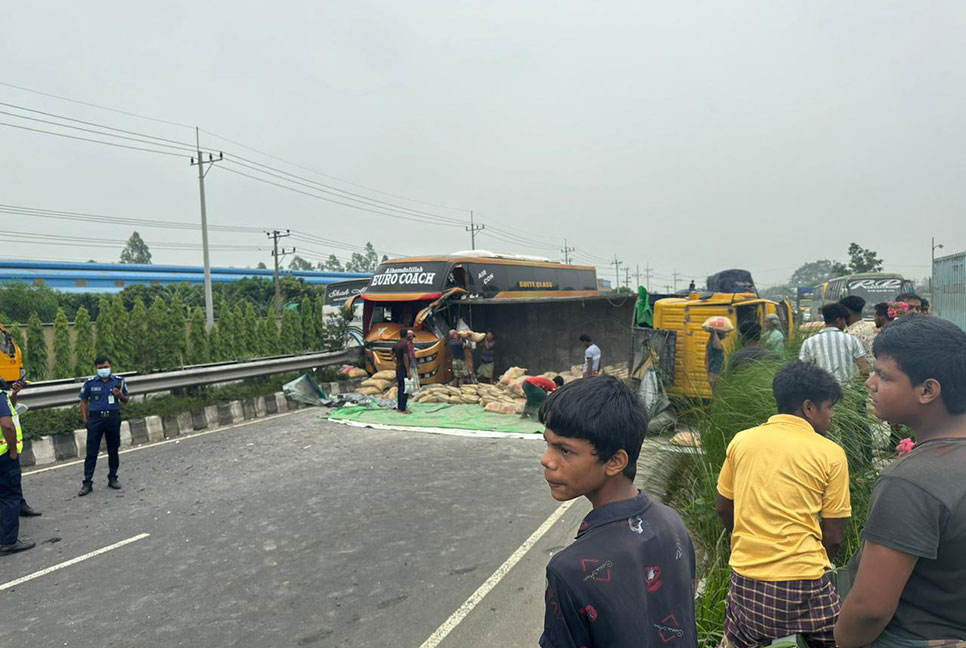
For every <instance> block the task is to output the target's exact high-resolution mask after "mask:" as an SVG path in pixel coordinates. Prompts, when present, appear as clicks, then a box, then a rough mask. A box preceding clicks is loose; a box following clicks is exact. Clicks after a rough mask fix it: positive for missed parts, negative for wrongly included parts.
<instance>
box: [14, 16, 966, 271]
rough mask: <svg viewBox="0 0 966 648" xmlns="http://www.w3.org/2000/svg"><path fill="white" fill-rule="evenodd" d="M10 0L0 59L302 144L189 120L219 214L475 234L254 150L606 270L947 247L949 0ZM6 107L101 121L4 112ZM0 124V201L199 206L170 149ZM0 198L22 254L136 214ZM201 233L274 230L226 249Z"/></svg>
mask: <svg viewBox="0 0 966 648" xmlns="http://www.w3.org/2000/svg"><path fill="white" fill-rule="evenodd" d="M4 13H5V15H4V18H3V21H2V22H0V57H2V60H3V66H2V69H0V81H2V82H4V83H7V84H14V85H18V86H24V87H26V88H30V89H33V90H38V91H42V92H46V93H51V94H55V95H61V96H64V97H68V98H71V99H75V100H78V101H83V102H90V103H95V104H99V105H103V106H107V107H111V108H115V109H118V110H124V111H129V112H132V113H138V114H143V115H148V116H152V117H156V118H158V119H163V120H167V121H171V122H176V123H180V124H187V125H194V124H197V125H199V126H200V127H201V128H202V129H205V130H206V131H208V132H209V133H217V134H218V135H220V136H223V137H227V138H230V139H231V140H234V141H235V142H237V143H240V144H242V145H245V146H248V147H253V148H255V149H258V150H260V151H264V152H265V153H268V154H271V155H273V156H276V158H281V159H284V160H286V161H289V162H292V163H296V164H298V165H301V167H304V168H298V167H294V166H291V165H288V164H286V163H284V162H281V161H279V160H278V159H275V158H270V157H266V156H265V155H261V154H259V153H255V152H253V151H251V150H248V149H244V148H241V147H240V146H239V145H238V144H232V143H230V142H228V141H225V140H223V139H218V138H216V137H214V136H212V135H209V134H206V133H202V145H203V146H205V147H207V148H209V149H214V150H224V151H225V155H226V158H228V159H235V160H236V163H235V164H234V165H233V164H227V163H219V164H217V165H215V167H214V168H213V169H212V170H211V172H210V173H209V175H208V177H207V192H208V211H209V221H210V222H211V223H213V224H216V225H236V226H237V225H244V226H251V227H259V228H269V227H280V228H291V229H293V230H299V231H300V232H306V233H309V234H311V235H314V236H316V237H322V238H325V239H330V240H333V241H339V242H342V243H345V244H348V245H349V246H352V245H361V244H363V243H365V242H366V241H372V243H373V244H374V245H375V246H376V249H377V250H379V251H380V253H382V252H389V253H401V254H427V253H428V254H432V253H446V252H451V251H454V250H462V249H467V248H468V247H469V238H470V237H469V234H468V233H467V232H465V231H464V230H463V229H462V227H461V226H443V225H429V224H426V223H416V222H410V221H405V220H401V219H398V218H393V217H391V216H387V215H382V214H373V213H368V212H364V211H360V210H355V209H351V208H348V207H344V206H341V205H337V204H333V203H331V202H325V201H322V200H320V199H318V198H315V197H310V196H306V195H303V194H297V193H294V192H293V191H289V190H285V189H281V188H278V187H275V186H272V185H269V184H265V183H263V182H257V181H255V180H251V179H248V178H245V177H242V176H239V175H237V174H233V173H231V172H230V171H228V169H234V170H235V171H241V172H244V173H250V174H251V175H255V176H257V177H261V178H262V179H264V180H270V181H272V182H279V183H282V180H281V178H273V177H271V176H266V175H264V174H262V173H261V172H253V171H252V170H250V169H246V168H243V167H240V166H238V165H237V158H233V155H238V154H240V155H242V156H244V157H245V158H247V159H248V160H252V161H256V162H260V163H263V164H265V165H268V166H270V167H273V168H274V169H276V170H275V171H269V172H270V173H275V174H276V175H280V174H279V171H285V172H289V173H294V174H297V175H299V176H301V177H303V178H305V179H306V180H308V181H310V182H305V183H304V184H303V185H291V184H289V185H288V186H289V187H293V188H296V189H299V190H302V191H308V192H310V193H313V194H314V195H323V196H324V195H328V197H330V198H331V197H332V195H331V194H318V193H315V192H316V190H317V189H319V188H320V187H318V185H315V184H314V183H316V182H323V183H326V184H327V185H329V186H332V187H337V188H341V189H343V190H348V191H351V192H353V193H357V194H360V195H366V196H369V197H371V198H374V199H376V200H381V201H384V202H385V203H391V204H392V205H395V206H397V207H404V208H408V209H409V210H416V212H425V213H430V214H433V215H435V216H437V217H443V218H444V219H463V220H466V221H467V223H468V218H469V213H468V210H470V209H472V210H474V211H475V213H476V215H477V222H482V223H483V224H485V225H486V227H487V230H486V231H484V232H483V233H481V234H480V235H479V237H478V239H477V247H478V248H484V249H491V250H496V251H509V252H518V253H528V254H540V255H545V256H549V257H552V258H560V257H561V252H560V248H562V247H563V245H564V238H565V237H566V238H567V240H568V243H569V244H570V245H572V246H575V247H576V248H577V253H576V254H577V258H578V259H579V260H581V261H590V260H593V261H597V262H598V263H600V265H601V266H602V269H601V270H600V272H601V274H602V275H603V276H605V277H609V278H612V277H613V266H607V259H613V257H614V255H615V254H616V255H617V258H618V259H619V260H621V261H622V262H624V263H627V264H630V265H631V267H632V268H633V266H635V265H639V266H640V267H641V268H642V274H643V267H644V266H645V265H646V264H650V265H651V266H652V267H653V268H654V273H655V274H654V280H653V282H652V283H653V284H654V286H653V287H659V288H663V286H664V284H670V283H671V282H672V273H673V272H674V271H675V270H677V271H678V272H679V273H681V275H680V277H681V281H680V285H679V287H684V286H685V285H686V284H687V281H688V280H689V279H692V278H694V279H698V280H699V284H700V283H701V282H702V281H701V280H703V277H704V276H706V275H707V274H709V273H711V272H715V271H717V270H721V269H724V268H730V267H744V268H748V269H750V270H751V271H752V272H753V274H754V276H755V278H756V280H757V282H758V283H759V285H769V284H774V283H778V282H782V281H784V280H785V279H786V278H787V277H788V275H789V274H790V273H791V272H792V271H793V270H794V269H795V268H796V267H797V266H798V265H800V264H801V263H803V262H806V261H810V260H814V259H817V258H833V259H840V260H844V259H845V256H846V254H845V250H846V248H847V247H848V244H849V242H850V241H856V242H858V243H860V244H861V245H864V246H867V247H871V248H873V249H875V250H877V251H878V252H879V254H880V256H882V257H883V258H884V259H885V261H886V269H887V270H895V271H899V272H902V273H903V274H905V275H906V276H910V277H922V276H925V275H926V274H928V265H929V245H930V236H933V235H935V236H936V238H937V241H938V242H941V243H944V244H945V246H946V247H945V249H944V250H942V251H940V252H939V253H940V254H942V253H944V252H945V253H951V252H958V251H961V250H963V249H964V248H966V225H964V220H963V214H964V212H966V193H964V192H963V190H962V187H963V183H964V176H966V164H964V162H966V135H964V133H966V129H964V127H963V115H966V66H964V61H966V38H963V34H964V33H966V4H964V3H962V2H959V1H953V0H950V1H948V2H928V1H925V0H915V1H912V0H910V1H909V2H889V1H886V0H874V1H855V2H849V3H843V2H838V1H835V2H814V1H809V2H775V1H774V0H766V1H761V2H750V1H747V0H745V1H743V2H741V3H719V2H661V3H657V2H642V1H640V0H637V1H634V2H565V1H561V0H553V1H547V2H535V1H531V2H527V1H524V2H520V1H515V2H502V1H492V0H491V1H489V2H446V1H440V2H422V1H417V0H408V1H406V2H401V1H396V2H371V1H365V0H352V1H351V2H350V1H344V2H331V1H330V2H325V1H323V2H292V1H289V0H277V1H276V2H273V3H239V2H203V3H199V2H183V1H180V0H169V1H167V2H163V3H141V2H98V1H93V0H89V1H86V2H65V1H61V2H28V3H18V4H17V6H16V9H15V10H14V9H12V8H8V9H7V11H6V12H4ZM0 101H2V102H4V103H7V104H13V105H15V106H19V107H21V108H31V109H34V110H41V111H45V112H48V113H53V114H56V115H61V116H66V117H71V118H74V119H80V120H85V121H90V122H94V123H97V124H104V125H108V126H111V127H114V128H121V129H126V130H130V131H134V132H137V133H144V134H149V135H153V136H156V137H163V138H168V139H171V140H175V141H178V142H192V141H193V138H194V131H193V129H189V128H186V127H183V126H176V125H169V124H164V123H159V122H155V121H148V120H144V119H138V118H134V117H129V116H126V115H122V114H119V113H115V112H109V111H105V110H100V109H97V108H93V107H88V106H84V105H80V104H77V103H70V102H66V101H63V100H59V99H55V98H51V97H45V96H42V95H38V94H34V93H30V92H25V91H22V90H17V89H14V88H11V87H8V86H0ZM0 110H2V111H5V112H12V113H16V114H18V115H29V116H31V117H34V118H38V119H47V120H50V121H57V120H55V119H53V118H51V117H47V116H44V115H41V114H38V113H26V112H24V111H23V110H21V109H19V108H18V109H13V108H10V107H7V106H0ZM0 122H4V123H9V124H17V125H21V126H27V127H31V128H38V129H43V130H52V131H57V132H62V133H70V134H73V135H75V136H82V137H90V138H94V139H102V140H107V139H109V138H106V137H104V136H102V135H93V134H90V133H84V132H81V131H75V130H68V129H63V128H60V127H54V126H51V125H49V124H44V123H42V122H36V121H35V122H30V121H26V120H24V119H22V118H18V117H11V116H9V115H0ZM74 125H80V126H83V127H85V128H86V127H87V126H84V125H82V124H77V123H76V122H75V123H74ZM112 141H116V142H118V143H127V144H131V145H134V146H139V145H140V144H138V143H132V142H131V141H129V140H112ZM152 148H156V147H152ZM169 150H170V149H169ZM0 151H2V154H3V170H4V172H3V173H2V174H0V203H3V204H8V205H9V204H12V205H19V206H27V207H32V208H41V209H48V210H61V211H72V212H84V213H90V214H101V215H107V216H112V217H116V218H118V219H120V218H143V219H154V220H167V221H179V222H181V221H183V222H197V221H198V219H199V208H198V183H197V178H196V175H195V173H196V170H195V169H194V168H193V167H191V166H189V164H188V154H187V153H186V154H185V155H184V156H183V157H172V156H165V155H158V154H152V153H147V152H141V151H133V150H126V149H122V148H116V147H109V146H103V145H100V144H96V143H88V142H82V141H74V140H69V139H64V138H60V137H55V136H51V135H47V134H42V133H34V132H29V131H24V130H17V129H14V128H10V127H7V126H0ZM244 163H245V164H250V163H249V162H244ZM262 170H263V171H264V170H265V169H264V167H262ZM316 172H318V173H322V174H327V175H329V176H334V177H336V178H340V179H343V180H346V181H349V182H352V183H356V185H362V186H364V187H367V188H362V187H360V186H356V185H350V184H345V183H343V182H340V181H337V180H334V179H332V178H326V177H324V176H322V175H318V174H317V173H316ZM282 177H283V178H286V177H288V176H284V175H283V176H282ZM288 178H289V179H291V178H290V177H288ZM297 182H304V181H302V180H297ZM306 185H308V186H306ZM369 188H371V189H374V190H378V191H381V192H386V193H375V191H372V190H371V189H369ZM387 194H394V195H395V196H400V197H401V196H405V197H407V198H412V199H417V200H419V201H423V202H422V203H420V202H408V201H406V200H403V199H402V198H400V197H395V196H392V195H387ZM343 200H344V201H345V199H343ZM423 203H432V204H434V205H442V206H446V208H442V207H436V206H430V205H428V204H423ZM374 204H376V203H371V202H370V203H368V205H369V207H372V206H373V205H374ZM387 208H388V207H387ZM452 208H455V209H452ZM393 213H396V214H399V213H400V212H399V211H397V210H393ZM405 213H406V214H408V215H410V216H413V215H415V216H417V217H419V218H427V217H426V216H424V215H420V214H416V213H415V212H413V211H407V212H405ZM6 217H7V224H6V230H7V231H8V232H26V233H31V232H33V233H42V234H53V235H57V236H58V237H60V238H58V239H53V240H52V239H44V241H46V242H33V243H26V242H25V243H20V244H18V245H19V247H14V248H11V247H9V246H5V248H4V250H3V251H2V256H12V257H22V258H35V259H59V260H76V261H85V260H87V259H89V258H93V259H96V260H98V261H116V260H117V258H118V255H119V253H120V247H121V246H120V245H117V246H115V247H108V248H103V247H94V246H93V245H90V244H89V243H88V242H85V241H82V240H79V239H81V238H102V239H107V240H109V241H113V240H120V239H126V238H127V237H128V236H129V235H130V234H131V231H132V230H133V229H135V227H133V226H132V225H129V224H126V223H120V224H101V223H90V222H74V221H61V220H53V219H47V218H37V217H33V218H31V217H23V216H11V215H6ZM433 220H438V218H434V219H433ZM137 229H138V230H139V231H140V232H141V234H142V236H143V238H144V239H145V240H146V241H147V242H148V244H149V245H152V246H160V245H161V244H162V243H177V244H182V245H184V244H192V245H198V244H200V234H199V233H198V232H196V231H191V230H172V229H157V228H151V227H137ZM490 232H493V233H495V234H498V235H500V236H503V237H505V236H506V233H508V232H516V233H518V234H523V235H524V236H525V237H527V239H528V243H527V244H522V243H520V242H517V243H511V242H508V241H506V240H497V239H494V238H492V237H491V236H490V235H489V234H490ZM211 241H212V244H213V245H215V244H217V245H220V246H224V245H237V246H259V245H264V241H265V237H264V235H262V234H259V233H257V232H220V231H213V232H212V233H211ZM529 241H533V242H534V243H536V245H534V244H531V243H530V242H529ZM54 242H57V243H66V245H52V244H50V243H54ZM288 243H289V244H294V245H295V246H296V247H302V248H303V249H304V248H306V247H309V248H311V249H312V250H313V251H314V253H312V254H308V255H307V256H309V257H310V258H311V259H312V260H313V261H314V260H318V258H319V257H320V254H319V253H320V252H325V253H326V254H328V253H329V252H335V253H336V254H337V255H338V256H341V257H348V256H349V254H350V252H349V251H348V250H345V249H336V248H335V247H332V246H331V245H329V244H327V243H322V242H319V241H317V240H316V241H313V242H312V243H311V244H310V243H308V242H307V241H306V240H304V239H303V240H302V241H292V240H289V241H288ZM153 252H154V261H155V263H178V264H200V262H201V252H200V245H198V247H197V248H193V249H185V250H162V249H157V248H156V249H154V250H153ZM212 261H213V263H214V264H215V265H236V266H254V265H255V264H256V263H258V261H264V262H265V263H271V258H270V256H269V255H268V254H267V253H266V252H264V251H257V250H247V251H246V250H220V249H219V250H215V251H213V252H212ZM605 273H606V274H605Z"/></svg>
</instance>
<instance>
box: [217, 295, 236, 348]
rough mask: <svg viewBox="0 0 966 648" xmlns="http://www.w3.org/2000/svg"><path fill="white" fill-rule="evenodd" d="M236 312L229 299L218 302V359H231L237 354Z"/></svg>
mask: <svg viewBox="0 0 966 648" xmlns="http://www.w3.org/2000/svg"><path fill="white" fill-rule="evenodd" d="M234 319H235V317H234V313H232V310H231V306H229V305H228V301H227V300H225V299H222V300H221V302H219V304H218V335H217V339H218V349H217V350H218V358H217V360H218V361H219V362H220V361H223V360H231V359H233V358H234V354H235V322H234Z"/></svg>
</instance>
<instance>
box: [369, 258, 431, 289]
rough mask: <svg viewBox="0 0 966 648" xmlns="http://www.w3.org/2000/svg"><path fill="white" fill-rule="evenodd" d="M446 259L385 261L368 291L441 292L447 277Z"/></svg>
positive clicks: (378, 269)
mask: <svg viewBox="0 0 966 648" xmlns="http://www.w3.org/2000/svg"><path fill="white" fill-rule="evenodd" d="M447 265H448V263H447V262H445V261H429V262H425V263H399V264H389V263H384V264H382V265H380V266H379V267H378V268H376V272H375V273H374V274H373V275H372V279H371V280H370V282H369V288H368V289H367V291H366V292H370V293H394V292H398V293H414V292H419V293H429V292H440V291H441V290H442V287H443V280H444V279H445V278H446V277H445V276H444V273H445V272H446V266H447Z"/></svg>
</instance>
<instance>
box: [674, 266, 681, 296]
mask: <svg viewBox="0 0 966 648" xmlns="http://www.w3.org/2000/svg"><path fill="white" fill-rule="evenodd" d="M680 276H681V273H679V272H678V271H677V270H675V271H674V292H677V291H678V278H679V277H680Z"/></svg>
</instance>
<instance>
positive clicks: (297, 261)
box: [288, 254, 315, 270]
mask: <svg viewBox="0 0 966 648" xmlns="http://www.w3.org/2000/svg"><path fill="white" fill-rule="evenodd" d="M288 269H289V270H315V266H313V265H312V262H311V261H307V260H306V259H303V258H302V257H300V256H299V255H297V254H296V255H295V256H293V257H292V260H291V261H290V262H289V264H288Z"/></svg>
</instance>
